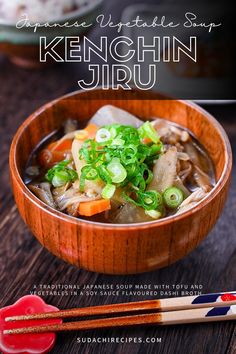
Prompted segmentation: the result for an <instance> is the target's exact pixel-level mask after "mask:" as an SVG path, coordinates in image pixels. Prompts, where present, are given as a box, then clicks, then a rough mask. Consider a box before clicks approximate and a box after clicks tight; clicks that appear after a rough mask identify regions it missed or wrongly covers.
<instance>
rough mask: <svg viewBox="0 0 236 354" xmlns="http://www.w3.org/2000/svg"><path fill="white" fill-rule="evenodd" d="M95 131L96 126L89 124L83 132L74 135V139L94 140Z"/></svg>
mask: <svg viewBox="0 0 236 354" xmlns="http://www.w3.org/2000/svg"><path fill="white" fill-rule="evenodd" d="M97 131H98V126H97V125H95V124H93V123H91V124H89V125H88V126H87V127H86V128H84V130H82V131H81V133H78V134H77V135H76V138H77V139H78V140H86V139H94V138H95V136H96V133H97Z"/></svg>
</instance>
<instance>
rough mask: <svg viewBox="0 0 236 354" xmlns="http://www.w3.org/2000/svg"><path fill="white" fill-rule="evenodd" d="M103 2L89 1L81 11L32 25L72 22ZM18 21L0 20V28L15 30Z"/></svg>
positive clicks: (33, 22)
mask: <svg viewBox="0 0 236 354" xmlns="http://www.w3.org/2000/svg"><path fill="white" fill-rule="evenodd" d="M103 2H104V0H90V1H89V2H88V3H87V4H85V5H84V6H83V8H82V9H77V10H72V11H69V12H68V13H66V14H64V15H62V16H61V17H55V18H51V19H49V20H47V19H45V20H44V21H43V22H41V21H38V22H35V21H32V24H35V23H40V24H43V23H49V24H53V23H55V22H59V23H62V22H66V21H69V20H73V19H76V18H79V17H82V16H84V15H86V14H88V13H90V12H91V11H94V10H95V9H97V8H98V7H99V6H100V5H102V3H103ZM20 20H21V18H19V19H17V21H9V20H7V19H3V18H0V26H7V27H14V28H15V29H16V24H17V22H18V21H20Z"/></svg>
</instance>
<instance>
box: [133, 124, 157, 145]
mask: <svg viewBox="0 0 236 354" xmlns="http://www.w3.org/2000/svg"><path fill="white" fill-rule="evenodd" d="M138 132H139V135H140V137H141V139H144V138H149V139H150V140H151V141H153V142H154V143H155V144H157V143H158V141H159V140H160V138H159V136H158V134H157V132H156V130H155V128H154V127H153V125H152V124H151V123H150V122H145V123H144V124H143V125H141V127H140V128H139V129H138Z"/></svg>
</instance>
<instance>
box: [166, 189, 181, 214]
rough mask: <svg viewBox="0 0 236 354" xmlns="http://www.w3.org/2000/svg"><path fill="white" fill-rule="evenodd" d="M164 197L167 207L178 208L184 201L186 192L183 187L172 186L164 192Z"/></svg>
mask: <svg viewBox="0 0 236 354" xmlns="http://www.w3.org/2000/svg"><path fill="white" fill-rule="evenodd" d="M163 199H164V203H165V205H166V207H167V208H170V209H176V208H178V207H179V206H180V204H181V203H182V202H183V200H184V194H183V192H182V190H181V189H179V188H177V187H170V188H167V189H166V190H165V192H164V193H163Z"/></svg>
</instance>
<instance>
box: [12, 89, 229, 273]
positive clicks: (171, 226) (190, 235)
mask: <svg viewBox="0 0 236 354" xmlns="http://www.w3.org/2000/svg"><path fill="white" fill-rule="evenodd" d="M154 96H155V97H154ZM154 96H153V97H152V99H150V100H147V99H146V95H145V94H144V93H140V92H128V91H122V90H121V91H112V90H109V91H102V90H99V89H98V90H94V91H88V92H75V93H72V94H70V95H68V96H65V97H62V98H60V99H58V100H55V101H53V102H51V103H49V104H47V105H45V106H44V107H42V108H40V109H39V110H37V111H36V112H35V113H33V114H32V115H31V116H30V117H29V118H28V119H27V120H26V121H25V122H24V123H23V124H22V126H21V127H20V128H19V130H18V131H17V133H16V135H15V137H14V140H13V142H12V146H11V151H10V173H11V180H12V187H13V192H14V196H15V200H16V204H17V206H18V209H19V211H20V214H21V216H22V218H23V219H24V221H25V223H26V224H27V225H28V226H29V228H30V229H31V231H32V233H33V234H34V235H35V236H36V237H37V239H38V240H39V242H40V243H41V244H42V245H43V246H44V247H46V248H47V249H48V250H49V251H50V252H52V253H53V254H54V255H56V256H57V257H59V258H62V259H63V260H65V261H66V262H68V263H71V264H73V265H75V266H77V267H79V268H84V269H87V270H90V271H95V272H99V273H107V274H135V273H142V272H147V271H151V270H155V269H158V268H161V267H166V266H168V265H170V264H171V263H173V262H175V261H177V260H179V259H181V258H183V257H185V256H186V255H187V254H188V253H189V252H191V251H192V250H193V249H194V248H195V247H197V246H198V245H199V243H200V242H201V241H202V240H203V239H204V237H205V236H206V235H207V234H208V233H209V231H210V230H211V229H212V227H213V226H214V224H215V222H216V221H217V219H218V217H219V216H220V214H221V212H222V209H223V206H224V204H225V201H226V197H227V192H228V187H229V182H230V175H231V169H232V153H231V148H230V143H229V141H228V138H227V135H226V134H225V132H224V130H223V129H222V127H221V126H220V124H219V123H218V122H217V121H216V120H215V119H214V118H213V117H212V116H211V115H210V114H208V113H207V112H206V111H204V110H203V109H202V108H200V107H198V106H197V105H195V104H193V103H191V102H187V101H176V100H162V99H161V98H162V97H161V96H159V95H154ZM154 98H155V99H154ZM108 103H109V104H113V105H115V106H117V107H120V108H123V109H125V110H127V111H129V112H131V113H133V114H135V115H137V116H139V117H142V118H143V119H144V120H145V119H150V117H155V116H159V117H162V118H166V119H169V120H171V121H173V122H176V123H178V124H180V125H182V126H183V127H186V128H188V129H190V130H191V131H192V132H193V133H194V134H195V136H196V137H197V138H198V139H199V141H200V142H201V143H202V144H203V145H204V146H205V148H206V150H207V151H208V153H209V155H210V157H211V158H212V160H213V162H214V166H215V172H216V179H217V184H216V186H215V187H214V189H213V190H212V191H211V192H210V194H209V195H208V196H207V197H206V198H205V199H204V200H203V201H202V202H200V203H199V204H198V205H197V206H195V207H194V208H193V209H191V210H189V211H187V212H185V213H183V214H180V215H178V216H171V217H168V218H165V219H162V220H159V221H153V222H148V223H139V224H131V225H128V224H127V225H116V224H102V223H96V222H90V221H84V220H80V219H76V218H73V217H70V216H67V215H65V214H63V213H61V212H58V211H55V210H54V209H52V208H50V207H48V206H46V205H45V204H44V203H42V202H41V201H40V200H39V199H37V197H35V196H34V195H33V194H32V193H31V192H30V191H29V189H28V188H27V187H26V186H25V184H24V183H23V181H22V174H23V171H24V168H25V166H26V162H27V160H28V158H29V155H30V154H31V152H32V150H33V149H34V148H35V147H36V145H37V144H38V143H39V142H40V141H41V140H42V139H43V138H44V137H45V136H47V135H48V134H49V133H51V132H52V131H53V130H55V129H58V128H59V127H60V126H61V124H62V122H63V121H64V120H66V119H67V118H68V117H70V118H71V117H72V118H73V119H77V120H78V121H79V122H80V123H81V127H83V126H84V125H85V124H86V122H87V121H88V120H89V119H90V117H91V116H92V115H93V114H94V113H95V112H96V111H97V110H98V109H99V108H100V107H102V106H103V105H105V104H108Z"/></svg>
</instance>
